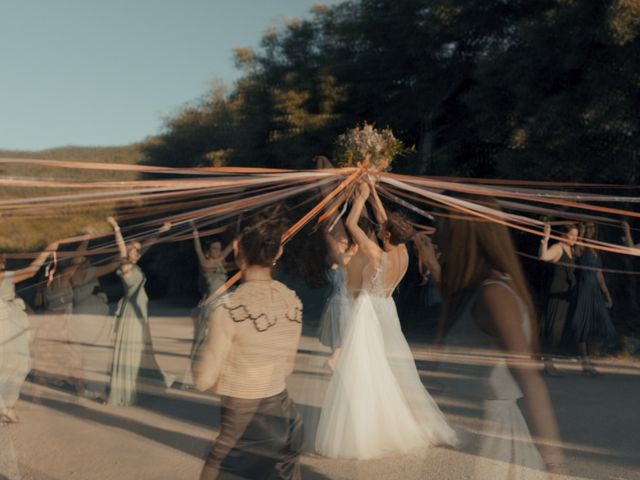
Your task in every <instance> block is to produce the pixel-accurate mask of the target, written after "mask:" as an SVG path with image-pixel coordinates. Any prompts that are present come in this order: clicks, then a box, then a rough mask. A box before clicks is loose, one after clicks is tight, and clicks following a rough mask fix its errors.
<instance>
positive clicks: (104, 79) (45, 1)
mask: <svg viewBox="0 0 640 480" xmlns="http://www.w3.org/2000/svg"><path fill="white" fill-rule="evenodd" d="M316 3H322V4H326V5H332V4H336V3H339V1H338V0H0V61H1V64H0V149H19V150H40V149H44V148H49V147H56V146H64V145H124V144H128V143H131V142H136V141H138V140H142V139H144V138H145V137H146V136H148V135H154V134H156V133H158V132H159V131H160V130H161V127H162V121H163V117H165V116H167V115H170V114H172V113H175V112H176V111H178V110H179V108H180V107H181V106H183V105H185V104H186V103H188V102H193V101H196V100H197V99H198V98H199V97H200V96H201V95H203V94H205V93H206V92H207V91H208V89H209V86H210V84H211V81H212V80H213V79H214V78H219V79H221V80H222V81H224V82H225V83H231V82H232V81H233V80H234V79H236V78H237V77H238V75H239V72H238V71H237V70H236V69H235V67H234V65H233V57H232V50H233V49H234V48H238V47H256V46H258V44H259V41H260V38H261V36H262V33H263V32H264V31H265V30H266V29H267V28H268V27H271V26H278V25H282V24H283V21H284V19H287V18H300V17H304V16H308V15H310V13H309V10H310V8H311V7H312V6H313V5H314V4H316Z"/></svg>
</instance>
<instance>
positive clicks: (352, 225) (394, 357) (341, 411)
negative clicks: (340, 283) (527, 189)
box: [315, 182, 457, 459]
mask: <svg viewBox="0 0 640 480" xmlns="http://www.w3.org/2000/svg"><path fill="white" fill-rule="evenodd" d="M370 193H372V199H373V204H374V211H375V214H376V220H377V222H378V223H379V224H381V225H382V228H381V229H380V231H379V238H380V240H381V241H382V244H383V247H382V248H380V246H379V244H378V242H377V241H376V239H375V237H374V236H372V237H369V236H367V235H366V233H365V232H364V231H363V230H362V229H361V228H360V227H359V226H358V220H359V218H360V215H361V213H362V210H363V208H364V205H365V203H366V201H367V199H368V198H369V195H370ZM346 225H347V229H348V230H349V233H350V234H351V236H352V237H353V240H354V241H355V243H357V245H358V247H359V251H360V252H362V254H364V255H365V256H366V259H367V260H368V262H367V263H366V265H365V267H364V268H363V269H362V279H361V281H360V284H359V286H358V285H356V286H354V285H353V282H348V283H351V285H350V286H349V287H350V288H349V295H350V297H351V298H352V302H353V305H352V308H353V310H352V312H353V313H352V315H353V319H352V321H351V322H350V324H349V327H348V329H347V331H346V332H345V336H344V339H343V344H342V353H341V355H340V357H339V359H338V363H337V365H336V369H335V372H334V374H333V377H332V378H331V381H330V383H329V386H328V389H327V393H326V397H325V401H324V405H323V409H322V413H321V415H320V421H319V424H318V432H317V435H316V445H315V446H316V451H317V452H318V453H320V454H322V455H325V456H327V457H331V458H357V459H366V458H372V457H377V456H381V455H385V454H391V453H408V452H410V451H412V450H415V449H419V448H424V447H427V446H430V445H455V444H456V443H457V438H456V434H455V432H454V431H453V430H452V429H451V428H450V427H449V425H448V424H447V422H446V420H445V418H444V416H443V414H442V412H440V409H439V408H438V406H437V405H436V403H435V402H434V400H433V399H432V398H431V396H430V395H429V393H428V392H427V390H426V389H425V388H424V386H423V385H422V382H421V380H420V376H419V374H418V371H417V369H416V366H415V362H414V360H413V356H412V354H411V351H410V349H409V345H408V344H407V341H406V339H405V338H404V336H403V334H402V330H401V328H400V321H399V319H398V313H397V311H396V306H395V303H394V301H393V298H392V297H391V294H392V293H393V291H394V290H395V288H396V287H397V286H398V284H399V283H400V281H401V280H402V278H403V277H404V274H405V273H406V270H407V266H408V254H407V249H406V247H405V246H404V243H405V242H406V241H408V240H409V239H410V238H411V236H412V234H413V229H412V227H411V226H410V225H409V223H408V222H407V221H406V220H405V219H404V218H403V217H402V216H400V215H398V214H391V215H390V216H389V218H388V217H387V215H386V213H385V211H384V207H383V206H382V202H381V201H380V199H379V197H378V196H377V194H376V192H375V188H374V187H373V186H371V187H370V182H362V183H360V184H359V186H358V190H357V193H356V197H355V200H354V203H353V207H352V209H351V212H350V213H349V216H348V218H347V221H346Z"/></svg>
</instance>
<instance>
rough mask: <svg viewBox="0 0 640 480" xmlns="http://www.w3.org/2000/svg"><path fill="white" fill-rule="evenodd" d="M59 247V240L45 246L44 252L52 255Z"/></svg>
mask: <svg viewBox="0 0 640 480" xmlns="http://www.w3.org/2000/svg"><path fill="white" fill-rule="evenodd" d="M59 246H60V240H56V241H55V242H51V243H50V244H49V245H47V248H46V249H45V251H46V252H49V253H53V252H55V251H56V250H58V247H59Z"/></svg>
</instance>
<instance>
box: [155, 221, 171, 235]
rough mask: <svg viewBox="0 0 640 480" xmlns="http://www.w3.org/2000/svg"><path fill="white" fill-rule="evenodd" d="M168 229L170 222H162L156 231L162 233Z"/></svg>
mask: <svg viewBox="0 0 640 480" xmlns="http://www.w3.org/2000/svg"><path fill="white" fill-rule="evenodd" d="M169 230H171V222H164V223H163V224H162V226H161V227H160V229H159V230H158V232H159V233H164V232H168V231H169Z"/></svg>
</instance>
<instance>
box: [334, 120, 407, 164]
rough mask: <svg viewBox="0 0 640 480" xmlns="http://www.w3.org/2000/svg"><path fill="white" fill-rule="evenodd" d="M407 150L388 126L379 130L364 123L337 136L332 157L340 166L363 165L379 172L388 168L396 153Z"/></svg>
mask: <svg viewBox="0 0 640 480" xmlns="http://www.w3.org/2000/svg"><path fill="white" fill-rule="evenodd" d="M408 150H410V149H407V148H405V146H404V144H403V143H402V141H401V140H398V139H397V138H396V137H394V136H393V132H392V131H391V129H390V128H384V129H382V130H379V129H376V128H373V125H369V124H368V123H365V124H364V126H362V127H360V126H356V128H352V129H350V130H347V132H346V133H344V134H342V135H340V136H339V137H338V140H337V141H336V152H335V157H334V158H335V159H336V160H337V163H338V165H339V166H341V167H355V166H358V165H363V166H365V167H367V168H369V169H370V170H375V171H379V172H381V171H385V170H388V169H389V167H390V166H391V161H392V160H393V158H394V157H395V156H396V155H400V154H402V153H405V152H407V151H408Z"/></svg>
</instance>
